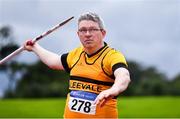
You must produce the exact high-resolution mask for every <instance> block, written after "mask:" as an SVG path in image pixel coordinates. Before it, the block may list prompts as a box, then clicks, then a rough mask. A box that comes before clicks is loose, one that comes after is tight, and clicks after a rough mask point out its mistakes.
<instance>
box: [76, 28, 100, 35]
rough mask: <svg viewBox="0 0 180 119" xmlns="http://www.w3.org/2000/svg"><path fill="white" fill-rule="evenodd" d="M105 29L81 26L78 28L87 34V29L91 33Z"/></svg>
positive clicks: (80, 31)
mask: <svg viewBox="0 0 180 119" xmlns="http://www.w3.org/2000/svg"><path fill="white" fill-rule="evenodd" d="M102 30H103V29H100V28H88V29H86V28H81V29H78V32H79V33H81V34H86V33H87V31H88V32H89V33H90V34H93V33H95V32H97V31H102Z"/></svg>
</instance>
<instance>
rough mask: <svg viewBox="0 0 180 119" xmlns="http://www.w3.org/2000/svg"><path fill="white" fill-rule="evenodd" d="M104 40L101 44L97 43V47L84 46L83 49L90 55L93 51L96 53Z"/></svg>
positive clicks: (102, 45)
mask: <svg viewBox="0 0 180 119" xmlns="http://www.w3.org/2000/svg"><path fill="white" fill-rule="evenodd" d="M104 45H105V44H104V42H103V43H102V44H101V45H99V46H97V47H90V48H86V49H85V52H86V53H87V54H88V55H92V54H94V53H96V52H97V51H98V50H99V49H101V48H102V47H104Z"/></svg>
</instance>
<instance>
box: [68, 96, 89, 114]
mask: <svg viewBox="0 0 180 119" xmlns="http://www.w3.org/2000/svg"><path fill="white" fill-rule="evenodd" d="M72 103H73V105H72V107H71V109H72V110H76V111H80V110H81V109H82V108H83V111H84V112H86V113H89V112H90V111H91V108H90V107H91V103H90V102H88V101H83V100H77V99H73V100H72ZM78 105H79V106H78Z"/></svg>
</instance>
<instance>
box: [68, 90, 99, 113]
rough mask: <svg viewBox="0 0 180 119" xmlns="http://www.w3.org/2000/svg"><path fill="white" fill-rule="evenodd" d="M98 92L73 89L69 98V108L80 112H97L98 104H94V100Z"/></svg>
mask: <svg viewBox="0 0 180 119" xmlns="http://www.w3.org/2000/svg"><path fill="white" fill-rule="evenodd" d="M96 97H97V94H94V93H90V92H84V91H71V92H70V99H69V103H68V106H69V109H70V110H71V111H73V112H79V113H83V114H92V115H94V114H95V113H96V105H94V104H93V103H94V100H95V99H96Z"/></svg>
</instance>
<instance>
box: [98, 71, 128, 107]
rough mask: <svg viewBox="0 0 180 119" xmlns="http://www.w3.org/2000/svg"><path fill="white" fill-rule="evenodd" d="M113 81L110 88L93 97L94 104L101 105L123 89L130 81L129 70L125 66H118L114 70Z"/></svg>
mask: <svg viewBox="0 0 180 119" xmlns="http://www.w3.org/2000/svg"><path fill="white" fill-rule="evenodd" d="M114 75H115V81H114V84H113V86H112V87H111V88H110V89H107V90H104V91H102V92H101V93H100V94H99V95H98V96H97V97H96V99H95V104H100V106H103V105H104V104H105V103H106V101H108V100H109V99H111V98H113V97H115V96H118V95H119V94H120V93H122V92H123V91H125V90H126V89H127V87H128V85H129V83H130V81H131V80H130V75H129V71H128V70H127V69H126V68H118V69H116V70H115V72H114Z"/></svg>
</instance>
